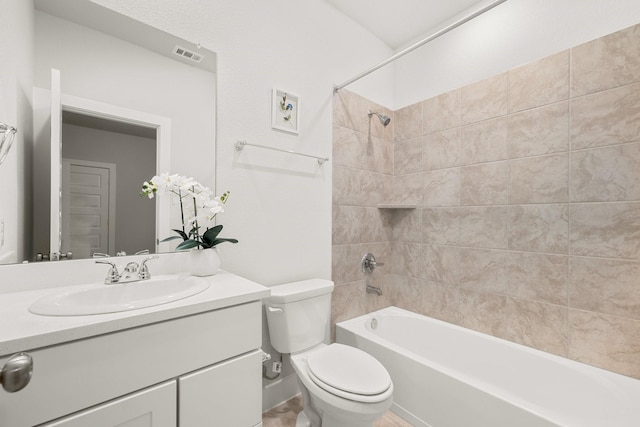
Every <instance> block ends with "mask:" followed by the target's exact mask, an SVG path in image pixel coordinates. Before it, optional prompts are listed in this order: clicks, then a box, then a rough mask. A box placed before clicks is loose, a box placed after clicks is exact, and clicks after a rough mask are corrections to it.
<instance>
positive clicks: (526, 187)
mask: <svg viewBox="0 0 640 427" xmlns="http://www.w3.org/2000/svg"><path fill="white" fill-rule="evenodd" d="M568 177H569V154H568V153H560V154H549V155H546V156H539V157H527V158H523V159H514V160H510V161H509V203H511V204H523V203H562V202H567V201H569V188H568Z"/></svg>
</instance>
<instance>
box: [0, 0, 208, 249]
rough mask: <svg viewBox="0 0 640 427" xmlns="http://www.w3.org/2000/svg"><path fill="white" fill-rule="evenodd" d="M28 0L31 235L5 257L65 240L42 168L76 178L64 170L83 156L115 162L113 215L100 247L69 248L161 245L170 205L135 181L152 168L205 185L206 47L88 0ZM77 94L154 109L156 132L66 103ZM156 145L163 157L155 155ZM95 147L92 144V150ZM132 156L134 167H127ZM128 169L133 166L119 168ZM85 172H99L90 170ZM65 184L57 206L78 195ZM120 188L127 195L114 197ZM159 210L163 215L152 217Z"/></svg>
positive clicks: (175, 216) (173, 216) (95, 162)
mask: <svg viewBox="0 0 640 427" xmlns="http://www.w3.org/2000/svg"><path fill="white" fill-rule="evenodd" d="M34 6H35V10H34V28H35V33H34V50H35V60H34V64H35V66H34V73H33V75H34V79H33V81H34V86H35V88H34V101H33V107H34V129H33V139H34V146H33V150H32V154H33V159H31V162H30V163H31V164H32V170H33V174H32V182H33V199H32V203H31V206H27V211H28V212H29V214H30V216H31V217H32V218H33V227H31V233H32V236H24V239H25V244H24V246H25V253H24V254H22V255H20V254H18V255H17V257H16V259H15V260H13V262H15V261H17V262H22V261H23V260H29V261H32V260H33V259H34V256H35V254H36V253H38V252H41V253H44V254H48V253H49V252H54V249H55V248H56V247H58V248H60V251H61V252H66V251H67V250H68V249H69V248H70V246H69V243H68V242H65V239H64V235H65V234H67V235H68V234H69V230H74V229H77V228H78V227H73V226H69V225H68V223H69V218H68V216H67V217H65V215H66V214H65V213H64V209H62V212H55V210H54V212H53V213H52V212H51V208H50V206H51V205H52V203H51V202H52V201H55V199H56V198H59V197H60V194H57V195H56V194H53V195H52V194H51V188H53V187H51V186H50V185H49V183H50V181H51V176H52V173H51V172H52V171H53V176H54V177H55V176H60V178H59V179H60V180H61V183H64V182H69V179H71V182H72V183H74V182H76V181H74V180H77V179H79V178H78V176H79V175H77V174H74V173H73V172H72V173H70V172H69V170H70V168H71V170H76V171H77V170H79V169H78V168H81V169H82V167H80V166H78V165H77V163H78V161H82V162H84V163H86V164H85V165H84V166H83V167H85V169H82V170H87V169H86V167H87V165H88V166H90V167H93V168H94V169H96V170H97V169H100V170H102V169H104V167H103V166H104V164H111V165H115V166H113V169H112V170H114V171H115V172H113V173H114V175H115V197H116V203H115V219H113V218H112V219H111V221H112V223H114V224H115V225H107V227H106V230H107V231H106V233H107V235H109V234H110V235H111V240H112V241H111V242H109V243H108V244H107V246H96V247H99V248H101V249H100V250H96V249H95V248H94V247H92V248H88V249H87V248H85V249H86V250H84V249H83V250H79V251H76V252H78V253H77V255H78V256H91V255H92V252H105V253H108V254H109V255H112V256H113V255H115V254H116V252H122V251H124V252H126V253H127V254H129V255H132V254H133V253H135V252H137V251H141V250H145V249H148V250H150V251H151V252H154V251H156V250H161V251H169V250H172V247H173V246H175V243H174V244H172V246H171V247H170V246H169V245H168V244H165V246H158V244H157V241H158V239H162V238H164V237H167V236H168V235H169V234H170V232H171V231H170V228H176V227H177V226H178V224H179V221H180V220H179V213H177V212H173V211H170V209H171V208H170V206H169V203H164V204H163V205H162V206H160V205H157V203H158V202H157V201H155V200H154V201H150V200H149V199H145V198H143V197H139V195H138V194H139V192H140V188H141V186H142V182H143V181H145V180H149V179H150V178H151V177H152V176H153V175H155V174H156V173H157V174H159V173H161V172H171V173H179V174H181V175H188V176H193V177H194V178H195V179H197V180H198V181H199V182H201V183H202V184H204V185H206V186H208V187H209V188H211V189H212V190H214V191H215V170H214V168H213V167H211V165H214V164H215V114H216V111H215V105H216V100H215V96H216V93H215V84H216V78H215V59H216V58H215V53H214V52H211V51H209V50H207V49H204V48H201V47H200V46H199V45H196V44H194V43H192V42H188V41H185V40H182V39H179V38H176V37H174V36H172V35H170V34H167V33H164V32H162V31H159V30H157V29H155V28H152V27H149V26H147V25H146V24H142V23H140V22H137V21H135V20H133V19H131V18H129V17H126V16H123V15H120V14H118V13H116V12H114V11H111V10H109V9H106V8H103V7H102V6H99V5H96V4H94V3H92V2H90V1H85V0H56V1H55V2H51V1H46V0H35V1H34ZM194 58H195V59H196V60H197V59H199V60H200V61H199V62H196V61H194ZM51 69H58V70H60V90H61V97H62V110H63V113H62V115H63V118H64V119H63V123H62V125H61V129H62V147H61V161H60V162H59V164H53V165H52V164H51V156H50V152H51V142H50V141H51V132H50V130H49V129H50V124H51V123H50V122H51V119H50V118H51V112H50V106H49V105H48V102H47V101H48V99H49V98H51V89H52V88H51V83H50V82H51V77H50V75H51ZM38 97H40V98H38ZM85 101H86V102H89V103H97V104H99V105H107V106H111V107H118V108H120V109H122V110H126V111H133V112H135V113H137V114H140V115H145V114H146V115H148V116H149V117H156V118H160V119H158V120H164V121H163V123H164V124H165V125H164V132H165V134H164V135H165V137H163V136H162V135H161V134H160V131H159V130H158V129H159V126H158V125H157V123H155V122H154V120H150V121H145V120H137V119H133V120H131V119H126V118H123V117H118V116H117V115H116V117H113V116H112V114H111V113H95V112H92V111H91V110H90V109H89V110H87V109H85V108H77V105H75V104H74V103H77V102H80V103H81V104H82V103H83V102H85ZM113 119H116V120H115V122H114V120H113ZM123 122H124V123H123ZM116 137H117V138H116ZM67 138H69V141H67V140H66V139H67ZM116 139H118V141H115V140H116ZM111 140H113V141H111ZM167 142H169V145H168V146H167V145H166V143H167ZM162 144H165V145H164V149H165V150H166V153H165V154H166V155H165V156H164V158H161V157H162V156H160V155H159V153H160V152H161V149H160V146H161V145H162ZM90 147H93V148H90ZM116 147H118V148H116ZM145 150H146V151H145ZM98 151H101V153H98V154H96V153H97V152H98ZM87 152H93V154H87ZM92 156H93V157H92ZM118 158H120V160H118ZM63 159H66V160H64V161H62V160H63ZM122 159H125V160H129V165H128V166H125V165H124V162H123V160H122ZM132 159H133V160H134V162H133V164H134V166H135V165H136V164H137V165H138V166H139V167H138V168H136V167H133V168H132V167H131V163H132V162H130V160H132ZM169 159H170V163H169ZM63 164H65V165H66V166H64V167H63ZM70 164H71V165H72V166H69V165H70ZM101 164H102V165H101ZM143 164H144V166H143ZM149 165H151V166H149ZM107 169H108V168H107ZM132 169H133V172H138V173H139V174H138V175H135V174H132V173H129V172H126V173H125V171H132ZM135 169H138V170H135ZM126 175H133V177H132V178H128V177H127V176H126ZM63 176H65V178H63ZM96 176H97V175H96ZM85 177H86V176H85ZM88 179H90V180H100V178H95V176H94V177H91V178H88ZM67 190H69V186H67V187H66V188H65V185H64V184H63V185H62V188H61V191H60V193H61V194H62V198H61V199H59V203H60V204H61V206H69V199H70V198H71V199H74V200H76V201H77V199H78V197H77V195H74V193H73V191H72V192H71V193H69V191H67ZM54 192H55V190H54ZM121 193H126V194H127V196H128V198H125V199H123V200H120V199H119V198H118V197H119V196H120V195H121ZM65 194H66V195H65ZM105 194H113V192H112V193H109V192H108V191H107V193H105ZM92 197H93V196H92ZM109 197H113V196H107V199H109ZM0 202H1V203H5V202H6V203H15V201H13V200H9V201H4V200H2V201H0ZM85 202H86V200H85ZM149 209H151V211H149ZM108 210H109V208H107V211H108ZM153 214H155V215H153ZM163 215H164V217H165V218H166V221H165V222H164V223H163V224H160V222H161V221H163V220H162V218H163ZM50 217H53V218H54V219H55V218H56V217H58V218H59V219H60V221H61V223H62V224H63V225H62V227H61V230H60V231H59V232H58V233H57V234H58V235H62V236H63V239H62V242H61V243H60V244H57V243H55V242H54V239H53V238H52V236H51V235H52V234H56V233H55V229H56V227H55V226H53V227H52V222H51V220H50ZM136 217H137V218H138V219H137V220H136V219H135V218H136ZM154 217H155V218H154ZM95 218H96V217H95V215H94V216H92V217H91V216H85V217H84V219H83V220H84V221H85V222H86V223H85V225H87V224H89V225H90V226H93V225H94V224H92V221H94V220H95ZM83 220H81V221H80V224H82V221H83ZM176 221H177V223H176ZM64 224H67V228H66V229H65V226H64ZM7 226H9V225H8V224H7ZM88 228H91V227H88ZM52 230H54V231H53V232H52ZM139 232H140V233H141V234H143V235H142V236H136V238H135V239H134V238H133V237H134V236H133V235H134V234H138V233H139ZM103 234H104V230H103ZM67 237H68V236H67ZM91 239H93V240H95V239H98V240H100V239H102V237H95V236H92V237H91ZM67 240H69V239H67ZM70 240H73V238H71V239H70ZM129 240H130V241H131V242H129ZM102 248H104V249H102ZM69 250H71V249H69ZM72 252H73V251H72ZM74 258H77V256H74Z"/></svg>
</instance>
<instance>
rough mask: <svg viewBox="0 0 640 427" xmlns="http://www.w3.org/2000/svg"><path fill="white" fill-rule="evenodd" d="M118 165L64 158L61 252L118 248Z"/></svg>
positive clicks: (81, 253) (83, 253)
mask: <svg viewBox="0 0 640 427" xmlns="http://www.w3.org/2000/svg"><path fill="white" fill-rule="evenodd" d="M115 180H116V165H115V164H113V163H101V162H91V161H86V160H73V159H65V158H63V159H62V252H63V253H66V252H71V253H72V254H73V255H74V256H75V257H77V258H89V257H91V256H93V255H94V254H96V253H98V254H112V253H114V252H115V229H116V227H115V221H116V215H115V213H116V206H115V204H116V197H115V196H116V182H115Z"/></svg>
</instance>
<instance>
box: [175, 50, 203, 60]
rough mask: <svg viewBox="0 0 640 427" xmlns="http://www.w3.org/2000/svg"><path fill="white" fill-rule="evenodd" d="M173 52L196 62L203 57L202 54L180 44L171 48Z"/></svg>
mask: <svg viewBox="0 0 640 427" xmlns="http://www.w3.org/2000/svg"><path fill="white" fill-rule="evenodd" d="M173 53H174V54H176V55H178V56H180V57H182V58H185V59H188V60H189V61H193V62H197V63H200V62H202V59H203V58H204V56H203V55H200V54H199V53H196V52H194V51H192V50H189V49H185V48H184V47H182V46H176V47H174V48H173Z"/></svg>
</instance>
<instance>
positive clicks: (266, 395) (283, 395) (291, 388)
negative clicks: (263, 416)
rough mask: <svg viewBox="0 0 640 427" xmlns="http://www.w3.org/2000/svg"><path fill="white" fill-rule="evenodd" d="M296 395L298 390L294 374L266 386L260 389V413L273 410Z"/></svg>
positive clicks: (296, 378)
mask: <svg viewBox="0 0 640 427" xmlns="http://www.w3.org/2000/svg"><path fill="white" fill-rule="evenodd" d="M298 394H300V389H298V377H297V376H296V374H292V375H289V376H287V377H284V378H282V379H279V380H277V381H274V382H272V383H270V384H267V385H266V386H264V387H263V388H262V412H266V411H268V410H269V409H271V408H275V407H276V406H278V405H281V404H283V403H284V402H286V401H287V400H289V399H291V398H292V397H295V396H297V395H298Z"/></svg>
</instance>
